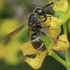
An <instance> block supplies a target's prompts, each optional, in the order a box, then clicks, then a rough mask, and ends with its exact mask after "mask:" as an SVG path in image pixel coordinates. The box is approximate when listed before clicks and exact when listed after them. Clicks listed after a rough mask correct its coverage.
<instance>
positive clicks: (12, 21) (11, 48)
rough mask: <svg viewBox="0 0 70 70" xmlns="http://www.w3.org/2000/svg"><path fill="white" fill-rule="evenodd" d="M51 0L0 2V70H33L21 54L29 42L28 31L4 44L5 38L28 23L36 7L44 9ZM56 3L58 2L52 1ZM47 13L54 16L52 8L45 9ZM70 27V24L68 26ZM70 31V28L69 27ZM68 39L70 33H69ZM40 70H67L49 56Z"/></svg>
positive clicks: (5, 0)
mask: <svg viewBox="0 0 70 70" xmlns="http://www.w3.org/2000/svg"><path fill="white" fill-rule="evenodd" d="M48 1H49V0H0V70H33V69H32V68H31V67H30V66H29V65H28V64H27V63H26V62H24V60H25V57H24V56H23V55H22V52H21V49H20V47H21V45H22V44H23V43H24V42H27V41H28V38H27V29H26V30H25V31H23V30H22V31H21V32H20V33H18V34H17V35H15V36H13V37H12V38H10V40H9V41H8V42H7V43H6V44H2V40H3V39H4V37H5V36H6V35H7V34H8V33H10V32H11V31H13V30H15V29H16V28H18V27H20V26H21V25H22V24H24V23H27V22H28V17H29V15H30V13H32V11H33V10H34V6H33V4H34V5H35V6H36V7H43V6H45V5H46V4H47V3H48ZM51 1H53V2H56V1H57V0H51ZM45 10H46V13H50V14H52V15H53V13H54V11H53V9H52V7H48V8H46V9H45ZM69 22H70V21H69V20H68V23H69ZM68 26H70V24H68ZM68 29H70V27H68ZM68 39H69V41H70V38H69V33H68ZM39 70H66V69H65V68H64V66H62V65H61V64H60V63H59V62H58V61H56V60H55V59H54V58H52V57H50V56H47V57H46V58H45V60H44V62H43V64H42V66H41V68H40V69H39Z"/></svg>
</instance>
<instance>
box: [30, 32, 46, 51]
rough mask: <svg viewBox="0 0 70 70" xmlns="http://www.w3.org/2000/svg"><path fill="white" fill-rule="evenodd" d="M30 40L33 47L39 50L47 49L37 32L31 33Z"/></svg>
mask: <svg viewBox="0 0 70 70" xmlns="http://www.w3.org/2000/svg"><path fill="white" fill-rule="evenodd" d="M30 41H31V44H32V46H33V47H34V49H36V50H40V51H45V50H47V48H46V46H45V44H44V42H43V41H42V40H41V39H40V38H39V35H38V34H37V33H33V34H32V35H31V36H30Z"/></svg>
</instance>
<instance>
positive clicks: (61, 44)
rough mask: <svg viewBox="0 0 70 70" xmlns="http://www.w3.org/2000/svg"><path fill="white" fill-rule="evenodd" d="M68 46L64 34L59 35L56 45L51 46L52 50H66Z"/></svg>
mask: <svg viewBox="0 0 70 70" xmlns="http://www.w3.org/2000/svg"><path fill="white" fill-rule="evenodd" d="M68 48H69V42H68V39H67V35H66V34H63V35H61V36H59V39H58V40H57V43H56V46H55V47H53V49H54V50H67V49H68Z"/></svg>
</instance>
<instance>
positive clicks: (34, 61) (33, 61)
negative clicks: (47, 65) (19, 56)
mask: <svg viewBox="0 0 70 70" xmlns="http://www.w3.org/2000/svg"><path fill="white" fill-rule="evenodd" d="M45 57H46V53H45V52H42V53H41V54H40V55H37V56H36V57H35V58H27V59H26V60H25V61H26V62H27V63H28V64H29V65H30V66H31V67H32V68H33V69H39V68H40V67H41V65H42V63H43V60H44V58H45Z"/></svg>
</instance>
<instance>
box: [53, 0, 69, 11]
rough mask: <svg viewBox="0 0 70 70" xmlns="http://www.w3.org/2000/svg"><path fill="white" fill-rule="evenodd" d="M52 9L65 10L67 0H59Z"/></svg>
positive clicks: (66, 8)
mask: <svg viewBox="0 0 70 70" xmlns="http://www.w3.org/2000/svg"><path fill="white" fill-rule="evenodd" d="M53 9H54V10H55V11H58V10H61V11H63V12H67V10H68V2H67V0H60V1H58V2H56V3H55V4H54V6H53Z"/></svg>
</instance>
